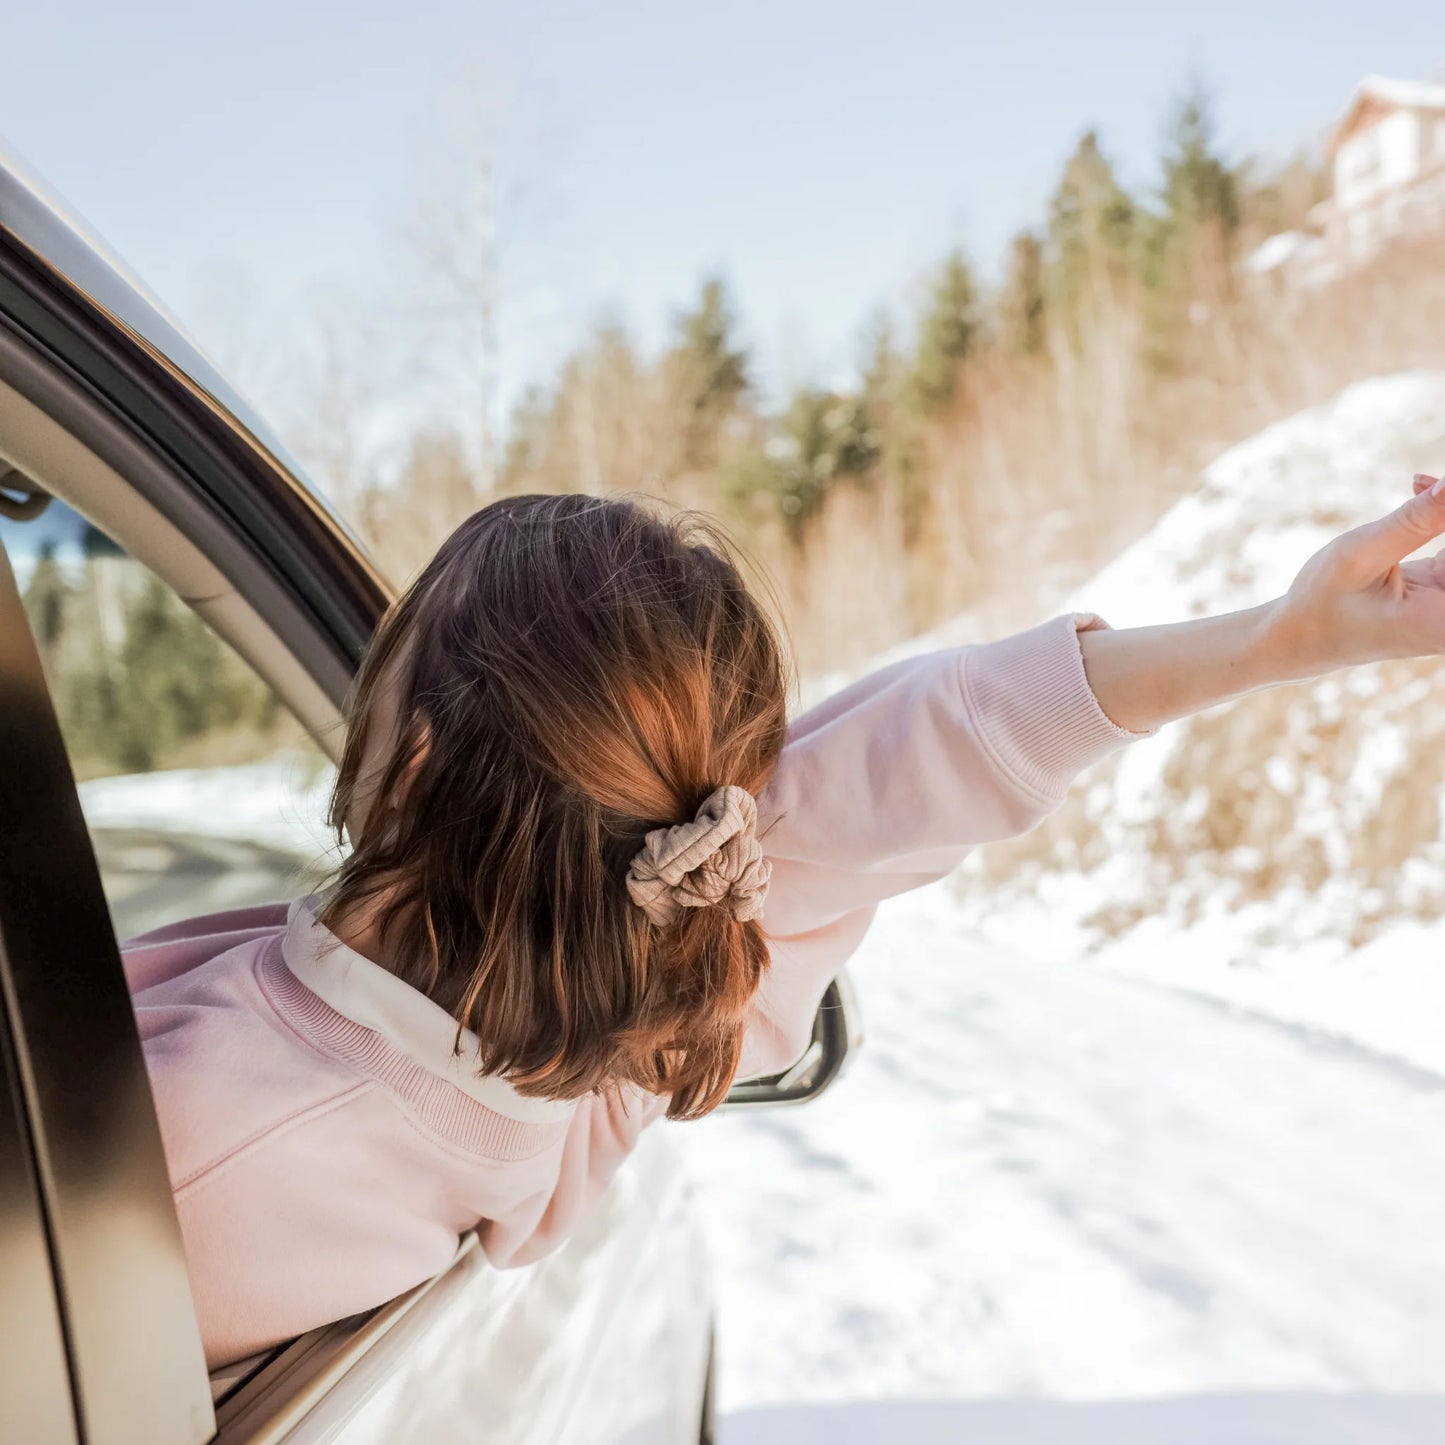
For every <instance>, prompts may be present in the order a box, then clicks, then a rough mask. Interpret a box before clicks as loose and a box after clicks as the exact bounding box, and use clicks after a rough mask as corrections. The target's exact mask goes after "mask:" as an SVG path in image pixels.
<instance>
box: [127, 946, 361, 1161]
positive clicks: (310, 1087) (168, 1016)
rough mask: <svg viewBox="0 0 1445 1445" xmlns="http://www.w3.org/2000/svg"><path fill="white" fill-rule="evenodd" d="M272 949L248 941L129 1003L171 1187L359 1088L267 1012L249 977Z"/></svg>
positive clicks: (347, 1071) (338, 1065)
mask: <svg viewBox="0 0 1445 1445" xmlns="http://www.w3.org/2000/svg"><path fill="white" fill-rule="evenodd" d="M276 949H277V942H276V939H275V937H274V936H272V935H269V934H268V935H265V936H263V937H260V938H256V939H252V940H250V941H248V942H245V943H242V944H238V945H236V946H233V947H232V948H230V949H227V950H226V951H224V952H223V953H221V954H218V955H217V956H216V957H214V958H211V959H208V960H207V961H206V962H205V963H204V964H201V965H199V966H197V967H194V968H192V969H190V970H188V971H187V972H185V973H183V974H180V975H177V976H175V977H172V978H169V979H166V980H165V981H163V982H161V983H158V984H156V985H153V986H152V987H150V988H147V989H145V990H144V991H143V992H141V993H138V994H137V995H136V996H135V1000H134V1002H135V1014H136V1023H137V1026H138V1028H139V1030H140V1035H141V1045H142V1048H143V1049H144V1051H145V1060H146V1069H147V1072H148V1073H149V1075H150V1081H151V1089H152V1092H153V1094H154V1096H155V1104H156V1113H157V1115H158V1117H159V1119H160V1125H161V1136H162V1139H163V1141H164V1143H165V1151H166V1159H167V1163H168V1165H169V1167H170V1174H171V1183H172V1185H173V1187H175V1188H176V1189H180V1188H182V1187H184V1186H185V1185H186V1184H187V1183H188V1182H191V1181H193V1180H195V1179H196V1178H198V1177H199V1176H200V1175H201V1174H203V1173H205V1172H206V1171H207V1170H208V1169H211V1168H213V1167H214V1166H216V1165H217V1164H219V1163H221V1162H223V1161H225V1160H227V1159H228V1158H231V1157H233V1156H235V1155H236V1154H237V1153H238V1151H241V1150H243V1149H246V1148H248V1147H251V1146H252V1145H253V1144H254V1143H255V1142H256V1141H257V1140H260V1139H263V1138H265V1137H266V1136H267V1135H269V1134H271V1133H274V1132H275V1131H277V1130H279V1129H283V1128H286V1127H288V1126H292V1125H294V1124H295V1123H296V1122H298V1121H302V1120H304V1119H305V1118H307V1117H308V1116H311V1115H314V1114H315V1113H317V1112H318V1111H323V1112H324V1111H325V1110H326V1109H327V1108H329V1107H331V1106H333V1105H335V1104H336V1103H338V1102H341V1101H343V1100H344V1099H346V1098H347V1097H348V1096H351V1095H353V1094H355V1093H356V1092H357V1091H358V1090H360V1089H364V1088H365V1087H366V1086H367V1085H368V1081H367V1080H366V1079H365V1078H364V1077H362V1076H361V1075H359V1074H358V1073H357V1072H356V1070H355V1069H352V1068H350V1067H348V1066H347V1065H346V1064H345V1063H343V1062H341V1061H339V1060H336V1059H332V1058H328V1057H327V1056H326V1055H325V1054H324V1053H323V1052H321V1051H319V1050H317V1049H315V1048H314V1047H312V1046H311V1045H309V1044H308V1043H307V1042H306V1041H305V1040H304V1039H302V1038H301V1037H299V1036H298V1035H297V1034H296V1033H295V1032H294V1031H293V1030H292V1029H290V1028H289V1027H288V1026H287V1025H286V1023H285V1021H284V1020H283V1019H282V1018H281V1017H280V1016H279V1015H278V1014H277V1012H276V1010H275V1009H274V1007H273V1006H272V1004H271V1002H270V1000H269V999H268V998H267V996H266V992H265V990H264V988H263V987H262V985H261V980H260V977H259V974H260V971H261V969H262V967H263V965H264V964H265V963H266V962H267V958H268V954H269V953H271V952H274V951H275V950H276Z"/></svg>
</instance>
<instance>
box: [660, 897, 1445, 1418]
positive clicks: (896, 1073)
mask: <svg viewBox="0 0 1445 1445" xmlns="http://www.w3.org/2000/svg"><path fill="white" fill-rule="evenodd" d="M854 975H855V981H856V982H857V984H858V986H859V991H860V993H861V995H862V1004H863V1011H864V1019H865V1027H866V1029H867V1032H868V1035H869V1037H868V1042H867V1044H866V1045H865V1047H864V1048H863V1050H862V1051H861V1052H860V1053H859V1055H858V1056H857V1058H856V1060H855V1061H854V1063H853V1066H852V1068H851V1069H850V1072H849V1073H848V1074H847V1075H846V1076H845V1077H844V1079H843V1080H842V1081H841V1082H840V1083H839V1084H838V1085H837V1087H836V1088H835V1090H834V1091H833V1092H832V1093H831V1094H830V1095H828V1096H827V1097H825V1098H824V1099H822V1100H820V1101H819V1102H818V1103H817V1104H815V1105H812V1106H810V1107H808V1108H805V1109H798V1110H792V1111H783V1110H777V1111H770V1112H755V1113H751V1114H748V1113H738V1114H733V1115H730V1116H727V1117H722V1118H717V1119H714V1120H709V1121H707V1122H706V1123H704V1124H701V1125H695V1126H680V1127H678V1128H676V1129H675V1133H676V1134H677V1135H678V1136H679V1137H680V1138H683V1139H685V1140H687V1141H688V1145H689V1154H690V1158H691V1167H692V1169H693V1172H694V1174H695V1176H696V1177H697V1179H698V1181H699V1184H700V1186H701V1194H702V1196H703V1200H704V1207H705V1210H706V1213H707V1218H708V1224H709V1229H710V1233H711V1237H712V1239H713V1242H714V1248H715V1252H716V1255H717V1264H718V1272H719V1289H720V1292H721V1320H720V1325H721V1337H722V1351H723V1353H722V1365H723V1376H722V1397H723V1403H724V1406H725V1408H728V1409H737V1408H739V1407H743V1406H749V1405H758V1404H764V1403H771V1402H781V1401H800V1400H802V1401H806V1400H820V1401H829V1400H863V1399H895V1400H913V1401H917V1400H930V1399H934V1400H936V1399H945V1400H946V1399H954V1400H957V1399H969V1400H975V1401H977V1400H982V1399H989V1400H1009V1399H1015V1398H1017V1397H1046V1398H1053V1399H1076V1400H1082V1399H1092V1400H1100V1399H1109V1398H1113V1399H1125V1398H1130V1397H1139V1396H1182V1395H1193V1394H1198V1393H1200V1392H1232V1393H1235V1394H1238V1393H1239V1392H1252V1391H1272V1392H1281V1391H1283V1392H1292V1393H1298V1392H1304V1394H1305V1395H1306V1396H1308V1395H1313V1394H1316V1393H1317V1392H1335V1391H1352V1392H1357V1393H1365V1394H1373V1393H1385V1394H1401V1395H1404V1394H1417V1395H1418V1394H1422V1393H1423V1394H1434V1393H1435V1392H1438V1391H1440V1390H1442V1388H1445V1365H1442V1362H1445V1228H1442V1224H1445V1218H1442V1216H1445V1080H1442V1079H1441V1078H1440V1077H1438V1076H1436V1075H1433V1074H1429V1073H1426V1072H1423V1071H1421V1070H1418V1069H1415V1068H1412V1067H1411V1066H1409V1065H1406V1064H1402V1063H1398V1062H1395V1061H1393V1060H1390V1059H1388V1058H1385V1057H1382V1056H1380V1055H1376V1054H1372V1053H1370V1052H1369V1051H1367V1050H1365V1049H1362V1048H1360V1047H1359V1046H1357V1045H1352V1044H1349V1043H1345V1042H1343V1041H1339V1040H1335V1039H1331V1038H1330V1037H1327V1036H1324V1035H1321V1034H1318V1033H1314V1032H1311V1031H1308V1030H1306V1029H1301V1028H1297V1027H1294V1026H1291V1025H1289V1024H1285V1023H1280V1022H1278V1021H1274V1020H1269V1019H1264V1018H1259V1017H1254V1016H1250V1015H1246V1014H1241V1013H1237V1012H1233V1011H1231V1010H1230V1009H1229V1008H1228V1007H1227V1006H1225V1005H1222V1004H1220V1003H1217V1002H1214V1001H1210V1000H1207V999H1203V998H1200V997H1196V996H1193V995H1189V994H1184V993H1179V992H1173V991H1169V990H1166V989H1163V988H1155V987H1152V986H1150V985H1149V984H1147V983H1139V982H1136V981H1133V980H1130V979H1126V978H1121V977H1117V976H1113V975H1110V974H1107V973H1104V972H1101V971H1099V970H1096V969H1093V968H1090V967H1087V966H1059V965H1043V964H1038V963H1032V962H1029V961H1027V960H1022V959H1011V958H1007V957H1004V956H1001V955H1000V954H998V953H997V952H996V951H992V950H986V949H984V948H982V947H980V946H979V945H978V944H976V943H974V942H972V941H971V940H970V939H969V938H968V937H967V935H965V934H963V933H962V932H961V931H960V930H959V929H958V927H957V925H956V924H954V922H953V919H952V910H951V909H950V908H949V906H948V898H947V895H946V894H945V893H943V892H942V891H941V890H931V891H930V893H929V894H925V895H920V896H918V897H917V898H916V899H913V900H908V901H906V902H905V903H904V904H902V905H901V906H899V907H897V908H896V910H895V911H893V912H892V913H888V914H885V916H884V917H883V918H882V919H881V920H880V922H879V924H878V925H877V926H876V928H875V930H874V932H873V934H872V935H871V936H870V938H869V940H868V942H867V944H866V945H865V948H864V950H863V953H862V954H861V955H860V957H859V958H858V959H857V960H856V964H855V968H854ZM1442 1026H1445V1025H1442ZM1402 1403H1403V1402H1402ZM1439 1425H1440V1429H1439V1432H1438V1433H1439V1438H1445V1397H1442V1400H1441V1409H1440V1417H1439ZM1270 1438H1276V1437H1274V1436H1271V1437H1270ZM1277 1438H1280V1439H1292V1438H1295V1437H1294V1436H1293V1435H1289V1434H1286V1435H1281V1436H1279V1437H1277ZM1299 1438H1300V1439H1306V1438H1311V1439H1313V1438H1319V1437H1318V1435H1317V1433H1316V1434H1310V1433H1305V1434H1301V1435H1300V1436H1299ZM1349 1438H1356V1437H1354V1436H1350V1437H1349ZM1359 1438H1380V1439H1391V1438H1396V1437H1395V1436H1393V1435H1391V1434H1389V1433H1385V1434H1381V1435H1379V1436H1360V1437H1359ZM1400 1438H1403V1437H1400ZM1410 1438H1414V1436H1411V1437H1410Z"/></svg>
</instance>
